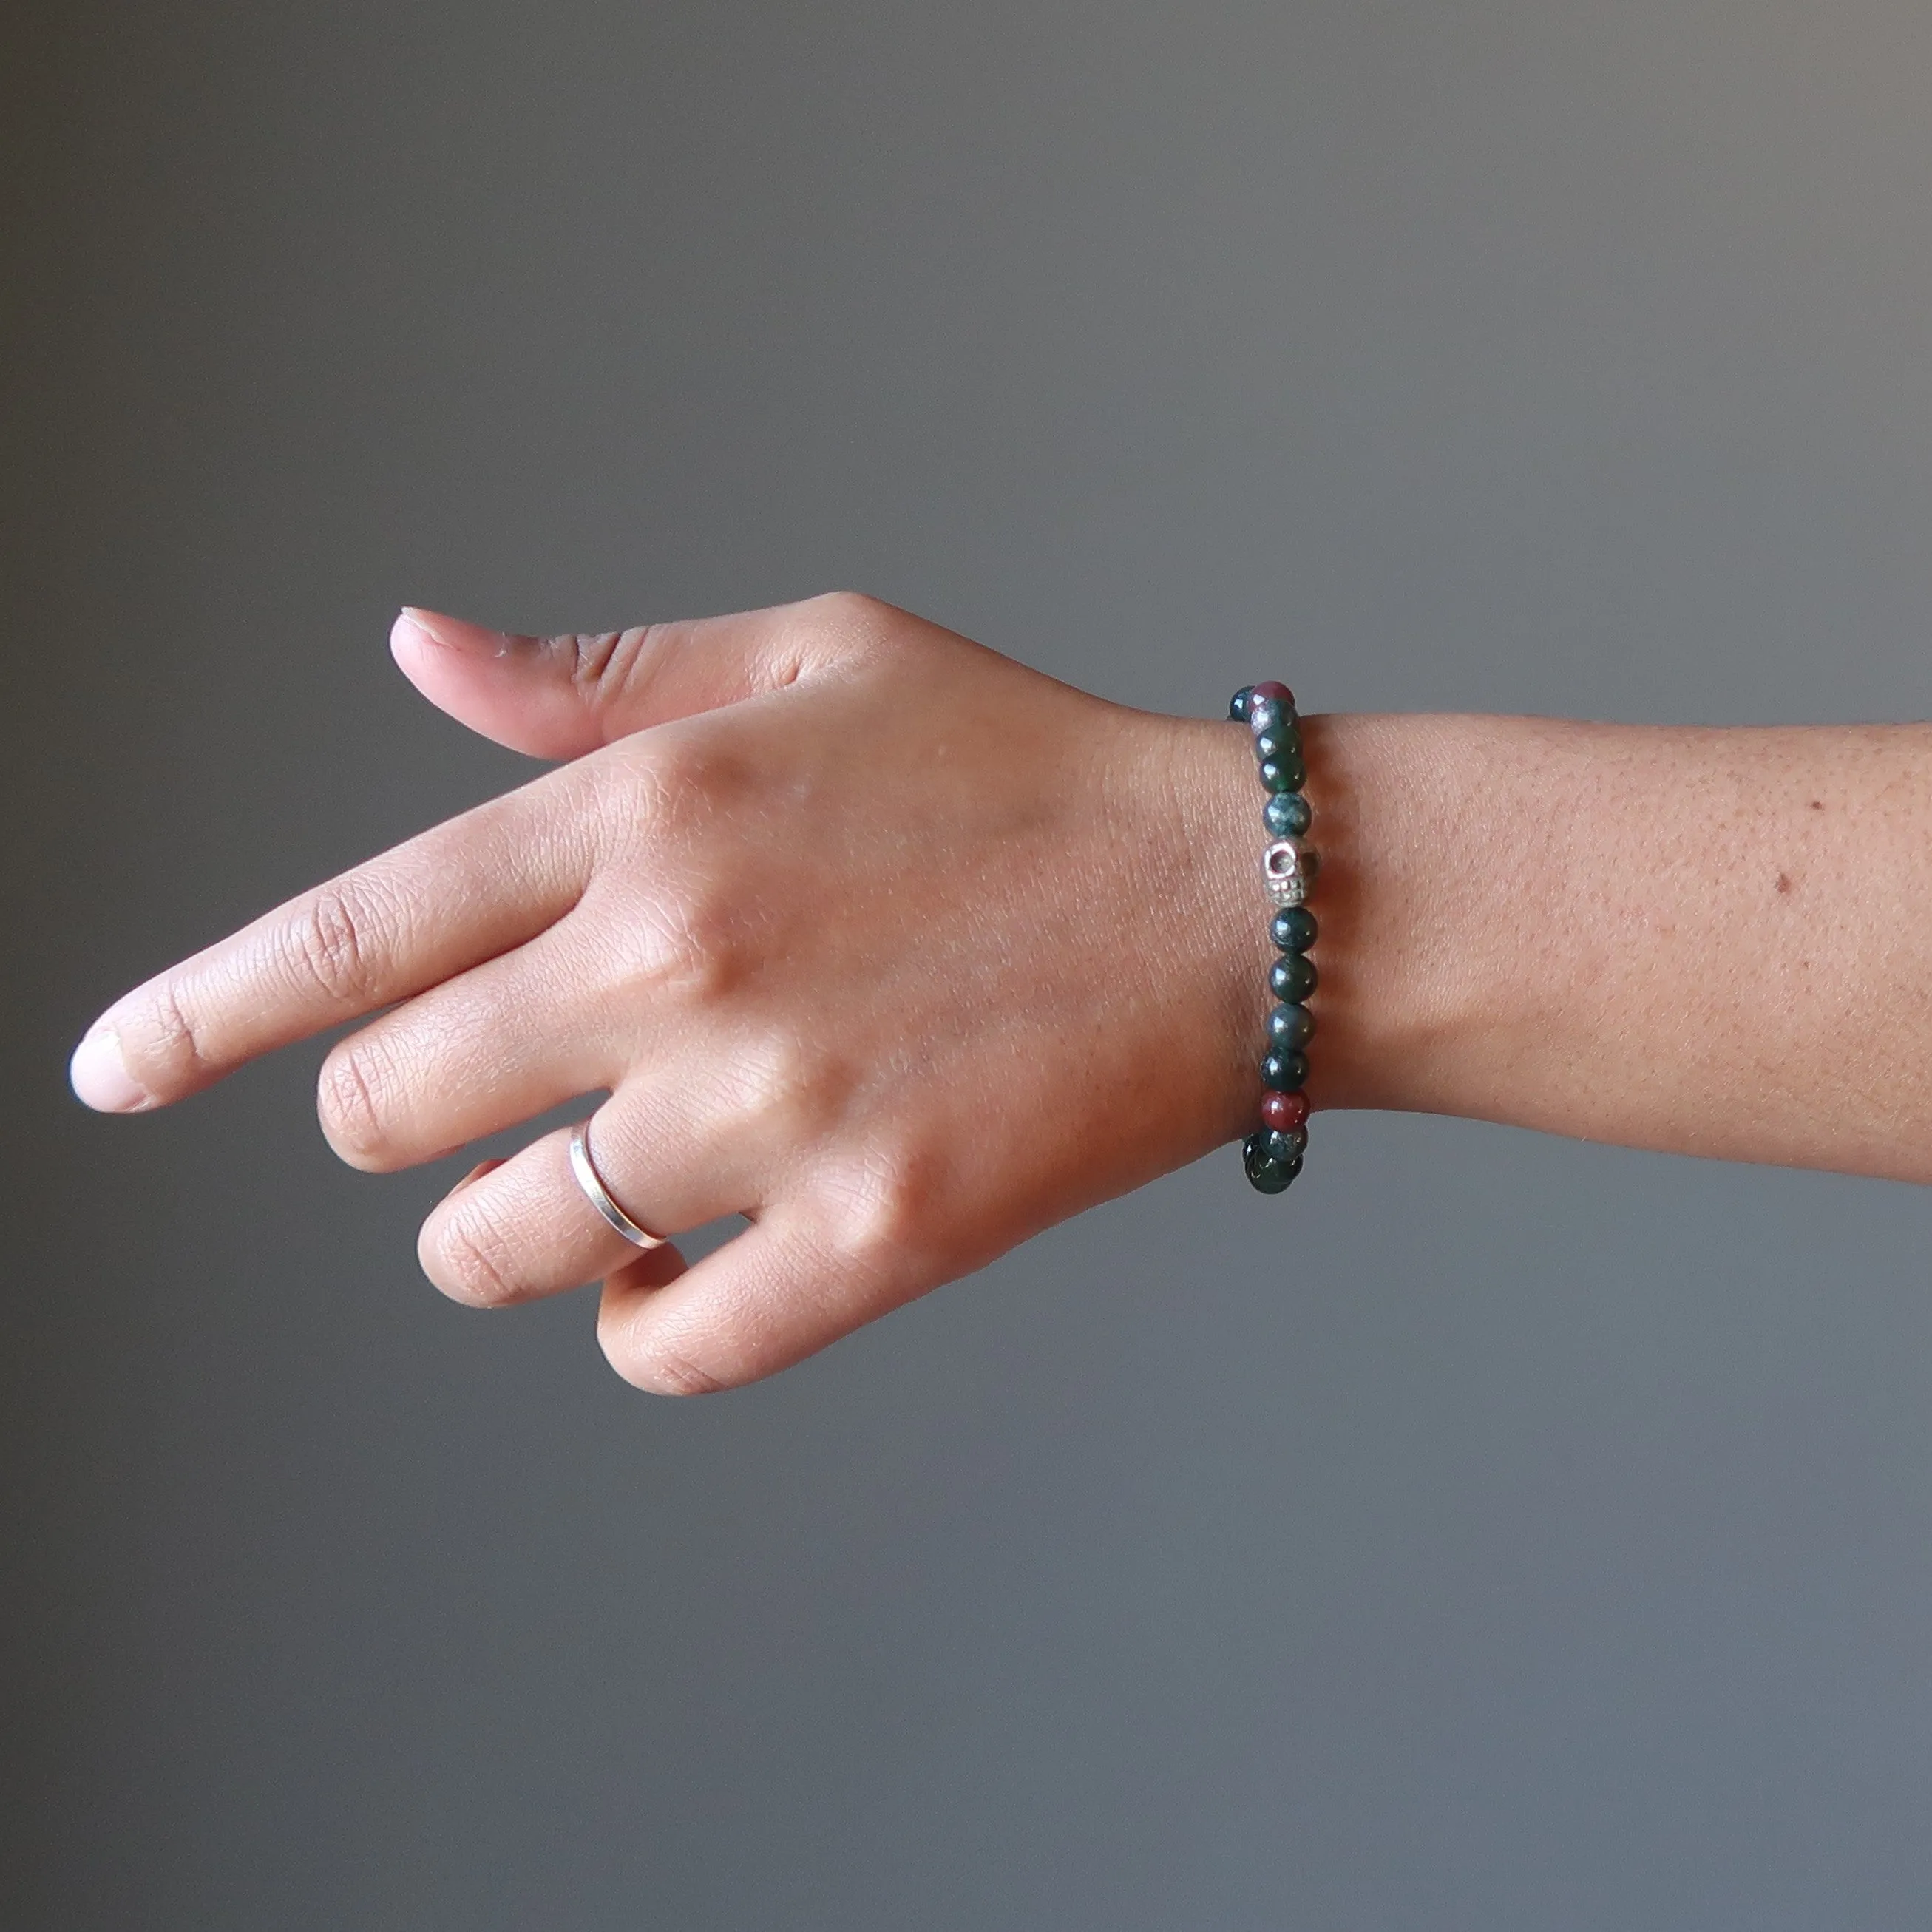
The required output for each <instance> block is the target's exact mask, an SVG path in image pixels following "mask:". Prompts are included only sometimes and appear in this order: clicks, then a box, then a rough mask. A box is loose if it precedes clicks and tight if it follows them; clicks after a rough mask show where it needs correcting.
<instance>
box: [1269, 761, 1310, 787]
mask: <svg viewBox="0 0 1932 1932" xmlns="http://www.w3.org/2000/svg"><path fill="white" fill-rule="evenodd" d="M1307 782H1308V767H1307V765H1306V764H1304V763H1303V762H1302V757H1301V753H1300V752H1299V751H1284V752H1283V753H1282V754H1281V756H1280V757H1278V758H1270V759H1268V760H1267V762H1266V763H1264V764H1263V765H1262V784H1265V785H1266V786H1267V787H1268V790H1270V791H1299V790H1301V787H1303V786H1304V784H1307Z"/></svg>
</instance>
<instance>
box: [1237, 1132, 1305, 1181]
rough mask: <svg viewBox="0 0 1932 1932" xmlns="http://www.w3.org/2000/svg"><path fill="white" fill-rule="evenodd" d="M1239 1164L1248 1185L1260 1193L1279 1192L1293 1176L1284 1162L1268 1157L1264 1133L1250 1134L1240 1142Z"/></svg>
mask: <svg viewBox="0 0 1932 1932" xmlns="http://www.w3.org/2000/svg"><path fill="white" fill-rule="evenodd" d="M1241 1166H1242V1167H1243V1169H1244V1170H1245V1171H1246V1172H1247V1177H1248V1184H1249V1185H1250V1187H1253V1188H1254V1189H1255V1190H1256V1191H1257V1192H1258V1193H1262V1194H1279V1193H1280V1192H1281V1191H1282V1190H1283V1188H1285V1187H1287V1185H1288V1184H1289V1182H1290V1181H1292V1180H1293V1179H1294V1178H1295V1177H1294V1175H1292V1174H1290V1173H1289V1171H1288V1164H1287V1163H1286V1162H1285V1161H1279V1160H1271V1159H1270V1158H1269V1156H1268V1140H1267V1137H1266V1136H1265V1134H1250V1135H1249V1136H1248V1137H1247V1139H1246V1140H1244V1142H1242V1143H1241Z"/></svg>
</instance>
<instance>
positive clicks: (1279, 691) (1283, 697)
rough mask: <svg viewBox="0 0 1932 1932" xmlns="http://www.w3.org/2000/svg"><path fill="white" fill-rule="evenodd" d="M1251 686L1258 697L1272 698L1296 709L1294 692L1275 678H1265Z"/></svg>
mask: <svg viewBox="0 0 1932 1932" xmlns="http://www.w3.org/2000/svg"><path fill="white" fill-rule="evenodd" d="M1251 688H1252V689H1253V692H1254V694H1255V696H1256V697H1271V698H1273V699H1274V701H1275V702H1276V703H1277V704H1280V705H1283V706H1286V708H1287V709H1289V710H1290V711H1292V710H1293V709H1295V693H1294V692H1293V691H1290V690H1289V688H1288V686H1287V685H1285V684H1283V683H1281V682H1279V681H1278V680H1277V679H1274V678H1271V677H1269V678H1264V679H1262V682H1260V683H1259V684H1257V685H1253V686H1252V687H1251Z"/></svg>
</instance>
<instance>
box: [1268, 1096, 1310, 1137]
mask: <svg viewBox="0 0 1932 1932" xmlns="http://www.w3.org/2000/svg"><path fill="white" fill-rule="evenodd" d="M1262 1119H1263V1120H1264V1121H1266V1122H1267V1123H1268V1125H1269V1126H1270V1127H1273V1128H1274V1129H1276V1130H1277V1131H1278V1132H1280V1133H1284V1134H1285V1133H1288V1132H1289V1130H1291V1129H1292V1128H1295V1127H1302V1126H1304V1125H1305V1124H1307V1119H1308V1096H1307V1094H1263V1095H1262Z"/></svg>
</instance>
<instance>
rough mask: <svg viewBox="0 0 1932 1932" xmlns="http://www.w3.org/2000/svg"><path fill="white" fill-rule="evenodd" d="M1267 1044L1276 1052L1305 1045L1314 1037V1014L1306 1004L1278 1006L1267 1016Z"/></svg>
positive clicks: (1287, 1050) (1283, 1051)
mask: <svg viewBox="0 0 1932 1932" xmlns="http://www.w3.org/2000/svg"><path fill="white" fill-rule="evenodd" d="M1314 1037H1315V1016H1314V1015H1313V1013H1310V1011H1309V1010H1308V1009H1307V1007H1298V1006H1280V1007H1275V1008H1274V1009H1273V1010H1271V1012H1270V1013H1269V1014H1268V1045H1269V1046H1270V1047H1271V1048H1272V1049H1273V1050H1274V1052H1277V1053H1285V1052H1289V1050H1291V1049H1297V1048H1301V1047H1304V1046H1307V1044H1308V1043H1309V1042H1310V1040H1313V1038H1314Z"/></svg>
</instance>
